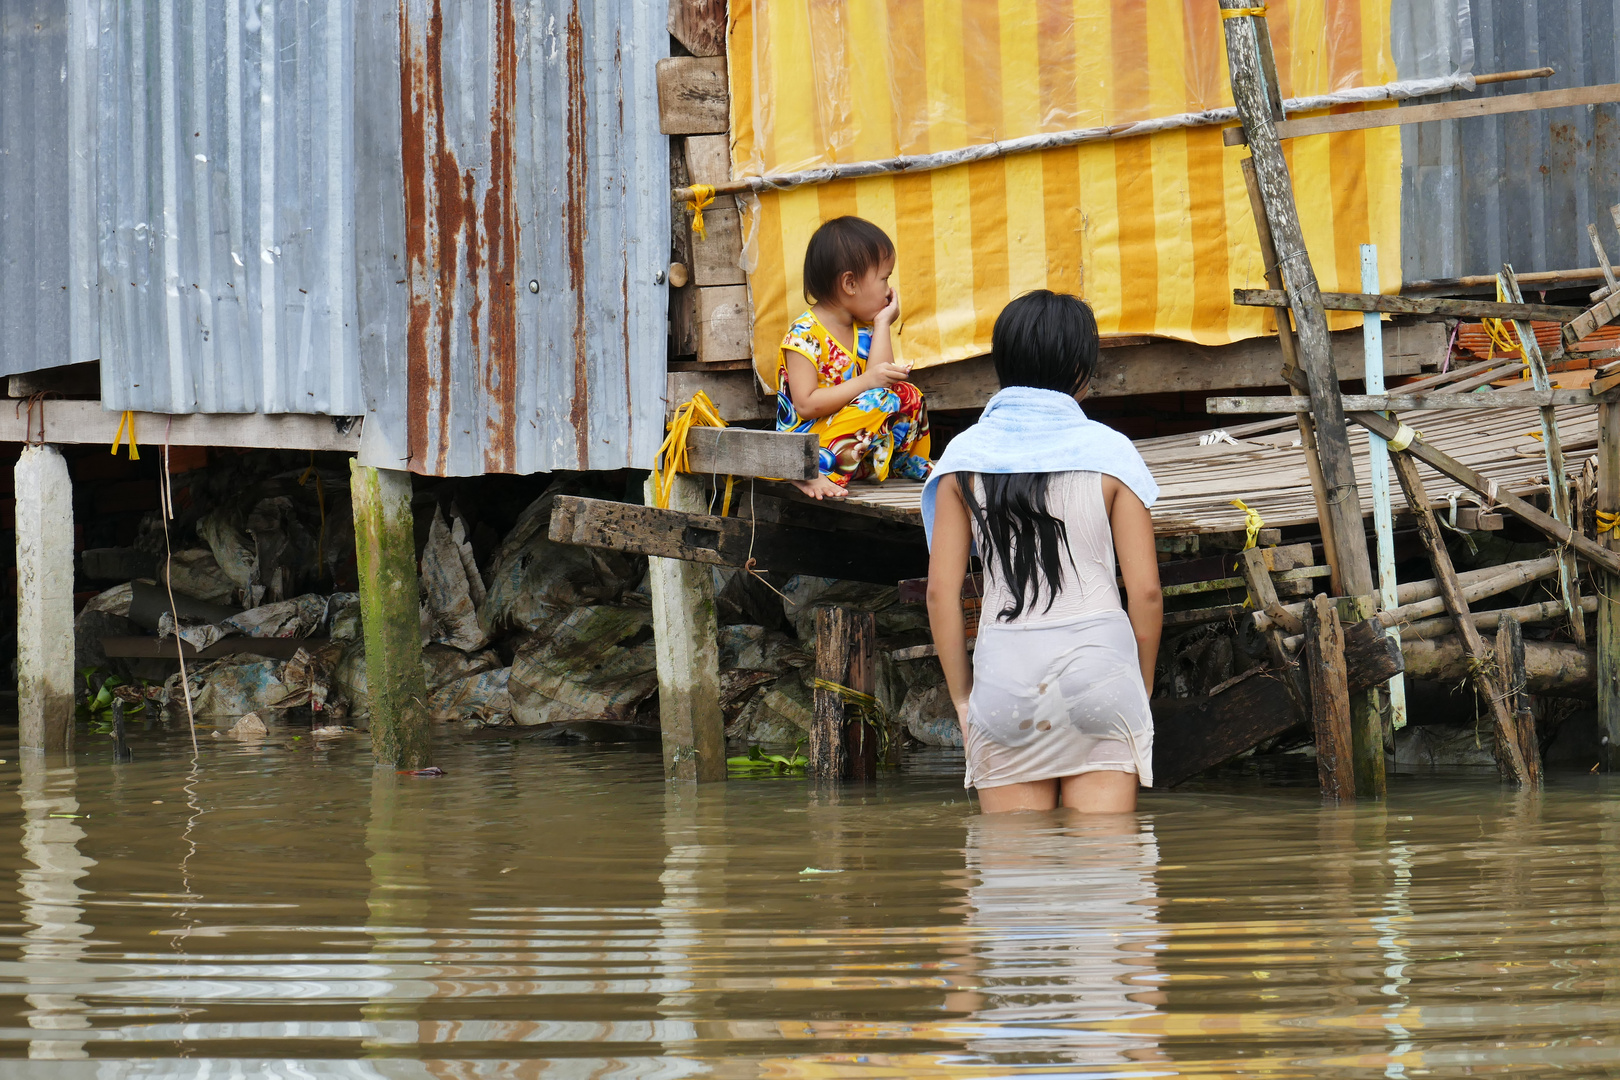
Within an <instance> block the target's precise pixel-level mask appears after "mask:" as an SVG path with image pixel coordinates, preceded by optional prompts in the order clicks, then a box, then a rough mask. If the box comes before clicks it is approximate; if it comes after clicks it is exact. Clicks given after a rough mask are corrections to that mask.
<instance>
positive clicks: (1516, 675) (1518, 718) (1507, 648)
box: [1496, 612, 1541, 784]
mask: <svg viewBox="0 0 1620 1080" xmlns="http://www.w3.org/2000/svg"><path fill="white" fill-rule="evenodd" d="M1496 668H1497V670H1498V671H1499V672H1501V677H1502V698H1503V704H1504V705H1506V706H1507V710H1508V712H1510V713H1512V714H1513V720H1514V727H1515V729H1516V730H1517V731H1518V735H1519V753H1521V754H1523V755H1524V765H1525V770H1526V771H1527V772H1528V773H1529V774H1530V780H1531V782H1532V783H1535V784H1539V783H1541V743H1540V741H1539V740H1538V739H1537V738H1536V714H1535V713H1534V712H1532V711H1531V710H1530V695H1529V693H1528V692H1527V691H1526V690H1525V687H1526V685H1527V684H1528V683H1529V681H1530V674H1529V671H1528V668H1527V665H1526V664H1525V659H1524V627H1523V626H1520V625H1519V620H1518V619H1515V618H1514V617H1513V616H1512V615H1509V614H1507V613H1506V612H1503V613H1502V614H1501V615H1499V616H1497V619H1496Z"/></svg>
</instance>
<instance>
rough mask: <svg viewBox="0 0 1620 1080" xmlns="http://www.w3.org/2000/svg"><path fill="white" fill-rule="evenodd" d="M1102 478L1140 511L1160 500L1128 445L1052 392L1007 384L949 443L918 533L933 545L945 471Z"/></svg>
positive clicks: (927, 492) (926, 490) (927, 493)
mask: <svg viewBox="0 0 1620 1080" xmlns="http://www.w3.org/2000/svg"><path fill="white" fill-rule="evenodd" d="M1081 471H1083V472H1100V473H1107V474H1108V475H1109V476H1112V477H1115V478H1116V479H1118V480H1119V482H1120V483H1122V484H1124V485H1125V486H1126V487H1128V488H1130V489H1131V490H1132V491H1133V492H1135V493H1136V497H1137V498H1139V499H1141V500H1142V505H1143V506H1152V505H1153V502H1154V500H1155V499H1157V498H1158V497H1159V485H1158V484H1156V483H1154V482H1153V474H1152V473H1150V472H1149V471H1148V467H1147V462H1145V461H1143V460H1142V455H1141V454H1139V453H1137V451H1136V447H1135V446H1133V445H1132V444H1131V440H1130V439H1128V438H1126V437H1125V436H1124V435H1121V434H1120V433H1119V432H1117V431H1115V430H1114V429H1113V428H1111V427H1109V426H1108V425H1106V424H1100V423H1098V422H1097V421H1095V420H1092V419H1089V418H1088V417H1087V416H1086V414H1085V410H1083V409H1081V408H1080V403H1079V402H1078V401H1076V400H1074V398H1072V397H1070V396H1069V395H1068V394H1060V393H1058V392H1057V391H1056V390H1037V389H1036V388H1035V387H1033V386H1009V387H1007V388H1006V389H1005V390H1003V391H1001V392H1000V393H998V394H997V395H996V396H995V397H993V398H991V399H990V404H988V405H986V406H985V407H984V415H983V416H981V417H980V418H979V422H978V423H977V424H974V425H973V426H972V427H970V428H968V429H967V430H966V431H964V432H962V433H961V434H960V435H958V436H956V438H954V439H952V440H951V442H950V445H949V446H947V447H946V448H945V452H944V453H943V454H941V455H940V457H939V460H938V461H936V462H935V463H934V472H933V475H932V476H930V477H929V478H928V483H927V484H926V485H925V486H924V487H923V494H922V515H923V528H924V529H926V530H927V533H928V542H929V544H930V545H932V543H933V540H934V497H935V495H936V494H937V493H938V491H939V486H938V485H939V478H940V477H942V476H944V475H945V474H946V473H953V472H974V473H1030V472H1081Z"/></svg>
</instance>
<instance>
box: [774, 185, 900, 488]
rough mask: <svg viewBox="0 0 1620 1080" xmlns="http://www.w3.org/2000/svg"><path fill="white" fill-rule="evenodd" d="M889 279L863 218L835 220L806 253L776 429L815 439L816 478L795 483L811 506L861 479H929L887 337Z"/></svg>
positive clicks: (875, 231) (892, 298)
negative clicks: (801, 306) (800, 309)
mask: <svg viewBox="0 0 1620 1080" xmlns="http://www.w3.org/2000/svg"><path fill="white" fill-rule="evenodd" d="M893 272H894V243H893V241H891V240H890V239H889V237H888V235H887V234H885V233H884V231H883V230H882V229H880V228H878V227H877V226H876V225H873V224H872V223H871V222H870V221H866V220H864V219H862V218H858V217H841V218H834V219H833V220H831V221H829V222H827V223H826V224H824V225H822V226H821V228H819V229H817V230H816V232H815V235H814V236H812V237H811V238H810V245H809V247H808V248H806V249H805V253H804V293H805V299H806V300H809V301H811V307H810V310H809V311H806V312H805V313H804V314H803V315H800V316H799V317H798V318H797V319H796V320H794V322H793V325H792V326H790V327H788V332H787V337H786V338H785V339H784V340H783V342H782V348H781V350H780V356H779V358H778V361H777V369H776V382H777V392H776V430H778V431H801V432H803V431H809V432H814V433H815V434H816V435H818V436H819V437H820V439H821V464H820V469H821V475H820V476H818V477H816V479H814V480H795V481H793V483H794V485H795V486H796V487H798V488H799V490H801V491H803V492H804V493H805V494H806V495H812V496H814V497H815V498H817V499H821V498H825V497H834V498H836V497H841V496H843V495H845V494H846V493H847V492H846V491H845V486H846V485H847V484H848V483H849V482H850V481H851V480H862V479H865V478H866V477H868V476H875V477H877V479H879V480H887V479H888V478H889V476H890V475H891V474H895V475H899V476H904V477H908V478H910V479H912V480H926V479H927V478H928V474H929V470H930V468H931V464H930V462H929V460H928V412H927V410H926V409H925V408H924V406H923V397H922V392H921V391H920V390H918V389H917V388H916V387H915V386H913V385H912V384H911V383H909V382H906V381H905V380H906V376H908V375H910V374H911V368H910V366H909V365H905V364H897V363H895V362H894V346H893V344H892V343H891V342H890V340H889V328H890V327H891V326H893V325H894V322H895V320H896V319H898V318H899V317H900V298H899V297H898V296H897V295H896V294H895V291H894V289H892V288H891V287H890V286H889V275H890V274H892V273H893Z"/></svg>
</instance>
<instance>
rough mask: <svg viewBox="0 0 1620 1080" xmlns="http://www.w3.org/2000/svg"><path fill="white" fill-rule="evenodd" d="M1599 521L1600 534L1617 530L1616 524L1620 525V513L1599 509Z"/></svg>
mask: <svg viewBox="0 0 1620 1080" xmlns="http://www.w3.org/2000/svg"><path fill="white" fill-rule="evenodd" d="M1597 523H1598V535H1599V536H1602V535H1603V534H1604V533H1612V532H1614V531H1615V526H1617V525H1620V514H1611V513H1609V511H1607V510H1599V511H1598V512H1597Z"/></svg>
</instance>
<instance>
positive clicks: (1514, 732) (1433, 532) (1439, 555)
mask: <svg viewBox="0 0 1620 1080" xmlns="http://www.w3.org/2000/svg"><path fill="white" fill-rule="evenodd" d="M1393 457H1394V461H1393V464H1394V466H1395V476H1396V478H1397V479H1398V480H1399V481H1400V484H1401V493H1402V494H1403V495H1404V496H1406V506H1407V509H1408V510H1410V511H1411V513H1412V517H1413V519H1414V520H1415V521H1416V522H1417V527H1418V533H1419V534H1420V535H1421V536H1422V537H1423V543H1424V545H1425V546H1427V547H1428V549H1429V561H1430V562H1431V563H1433V564H1434V578H1435V581H1436V582H1438V583H1439V586H1440V595H1441V596H1442V597H1443V598H1444V599H1445V601H1446V609H1447V611H1449V612H1450V614H1451V617H1452V619H1453V620H1454V621H1455V622H1456V624H1457V633H1458V636H1459V637H1461V639H1462V642H1463V649H1464V650H1465V651H1466V652H1467V654H1468V666H1469V669H1470V674H1471V675H1472V678H1473V682H1474V688H1475V689H1476V690H1477V691H1478V692H1479V695H1480V697H1482V698H1484V699H1485V702H1486V706H1487V708H1489V709H1490V712H1491V720H1492V725H1493V727H1494V728H1495V732H1496V764H1497V768H1499V769H1500V770H1501V771H1502V776H1503V777H1504V778H1505V779H1508V780H1512V781H1514V782H1515V783H1518V784H1526V785H1528V784H1531V783H1533V782H1534V781H1533V779H1532V777H1531V773H1530V772H1529V769H1528V766H1527V765H1526V764H1525V760H1524V755H1523V753H1521V752H1520V749H1519V732H1518V725H1517V724H1516V723H1515V722H1514V717H1513V715H1512V714H1511V713H1510V712H1508V708H1507V703H1506V702H1505V701H1504V700H1503V691H1502V680H1501V679H1500V677H1499V676H1498V674H1497V670H1496V666H1495V663H1494V661H1493V658H1492V657H1491V655H1490V654H1489V653H1488V652H1487V651H1486V649H1485V642H1484V639H1482V638H1481V637H1480V635H1479V630H1478V629H1477V628H1476V627H1475V626H1474V620H1473V619H1471V618H1469V612H1468V602H1467V601H1466V600H1465V599H1463V594H1462V588H1461V586H1460V585H1459V584H1458V583H1457V572H1456V570H1455V569H1453V567H1452V565H1451V554H1450V553H1449V552H1447V551H1446V541H1445V538H1444V537H1443V536H1441V534H1440V523H1439V522H1437V521H1436V520H1435V517H1434V511H1433V510H1431V509H1430V508H1429V497H1428V494H1427V493H1426V492H1425V491H1424V490H1423V478H1422V477H1421V476H1419V475H1418V467H1417V462H1416V461H1415V460H1414V459H1413V457H1412V455H1411V454H1410V453H1407V452H1405V451H1402V452H1400V453H1397V454H1395V455H1393Z"/></svg>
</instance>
